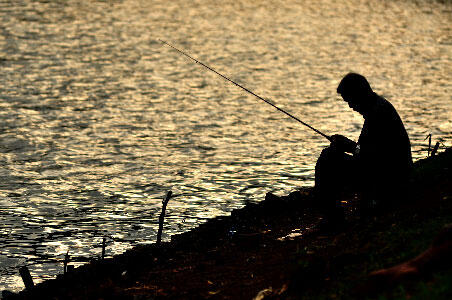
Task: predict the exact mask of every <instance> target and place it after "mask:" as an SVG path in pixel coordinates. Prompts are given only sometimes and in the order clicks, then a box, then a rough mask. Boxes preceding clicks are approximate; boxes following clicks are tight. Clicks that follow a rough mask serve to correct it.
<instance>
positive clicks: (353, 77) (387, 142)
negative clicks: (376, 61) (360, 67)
mask: <svg viewBox="0 0 452 300" xmlns="http://www.w3.org/2000/svg"><path fill="white" fill-rule="evenodd" d="M337 92H338V93H339V94H341V96H342V98H343V99H344V101H345V102H347V103H348V105H349V107H350V108H352V109H353V110H354V111H356V112H358V113H360V114H361V115H362V116H363V118H364V125H363V128H362V130H361V134H360V136H359V139H358V142H357V143H355V142H354V141H351V140H349V139H348V138H346V137H344V136H342V135H333V136H332V137H331V139H330V140H331V145H330V146H329V147H327V148H326V149H324V150H323V151H322V153H321V155H320V157H319V159H318V161H317V164H316V168H315V193H316V198H317V199H318V200H317V201H320V203H318V204H319V207H320V208H322V210H324V212H325V213H326V215H327V219H328V220H330V221H332V222H334V221H339V220H341V219H343V211H342V209H341V208H340V206H339V205H338V203H337V202H338V200H339V199H338V197H339V195H340V194H341V193H343V192H344V190H345V189H349V190H351V191H352V192H358V193H359V194H360V195H361V197H360V198H361V206H362V208H363V211H364V212H366V211H368V210H369V209H370V208H375V206H381V207H383V206H387V205H389V204H391V203H390V202H391V201H393V200H395V198H396V197H397V192H398V190H400V187H402V186H403V185H404V184H405V183H406V182H407V180H408V175H409V172H410V169H411V167H412V164H413V161H412V158H411V147H410V140H409V138H408V134H407V132H406V130H405V127H404V126H403V123H402V120H401V119H400V117H399V115H398V113H397V111H396V110H395V109H394V107H393V106H392V105H391V103H389V102H388V101H387V100H386V99H384V98H383V97H381V96H379V95H377V94H376V93H374V92H373V91H372V88H371V87H370V85H369V83H368V82H367V80H366V78H364V77H363V76H362V75H359V74H356V73H349V74H347V75H346V76H345V77H344V78H343V79H342V81H341V82H340V84H339V86H338V88H337Z"/></svg>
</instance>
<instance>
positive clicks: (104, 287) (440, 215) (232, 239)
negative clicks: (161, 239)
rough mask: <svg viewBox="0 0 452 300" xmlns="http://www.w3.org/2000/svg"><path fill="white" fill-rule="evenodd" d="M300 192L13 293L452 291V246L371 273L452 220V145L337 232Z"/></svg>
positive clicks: (292, 295)
mask: <svg viewBox="0 0 452 300" xmlns="http://www.w3.org/2000/svg"><path fill="white" fill-rule="evenodd" d="M301 194H302V195H301V197H299V199H296V200H283V199H277V198H274V199H270V198H269V199H266V200H265V201H263V202H261V203H259V204H250V205H247V206H246V207H245V208H243V209H241V210H237V211H234V212H233V213H232V215H231V216H230V217H221V218H215V219H212V220H210V221H208V222H207V223H205V224H203V225H201V226H200V227H198V228H197V229H195V230H193V231H191V232H188V233H184V234H181V235H178V236H175V237H173V238H172V241H171V242H170V243H164V244H162V246H161V247H159V248H158V247H156V246H155V245H150V246H140V247H137V248H135V249H133V250H130V251H128V252H126V253H124V254H122V255H119V256H116V257H114V258H112V259H106V260H104V261H93V262H92V263H90V264H87V265H84V266H82V267H79V268H77V269H75V270H74V271H72V272H70V273H68V274H67V275H65V276H63V275H61V276H59V278H57V279H55V280H49V281H46V282H43V283H41V284H39V285H37V286H36V287H34V288H33V289H31V290H25V291H22V292H21V293H20V294H19V295H12V296H10V297H9V298H11V299H168V298H172V299H202V298H211V299H253V298H257V299H301V298H302V299H310V298H313V299H334V298H341V299H349V298H356V299H364V298H371V299H372V298H375V299H377V298H378V299H386V298H388V299H393V298H400V299H407V298H410V299H452V266H451V257H452V253H450V254H451V255H449V256H448V257H449V258H448V259H445V260H443V261H441V262H440V263H439V264H436V266H435V267H434V268H431V269H429V270H428V271H426V272H422V273H421V274H415V275H412V276H407V277H406V278H401V279H400V278H395V277H394V278H390V280H379V281H375V280H373V277H369V273H371V272H373V271H376V270H379V269H382V268H388V267H391V266H394V265H397V264H399V263H401V262H404V261H406V260H410V259H412V258H414V257H416V256H417V255H418V254H420V253H422V252H423V251H425V250H426V249H427V248H429V246H430V245H431V243H432V241H433V240H434V238H435V236H436V235H437V234H438V233H439V232H440V230H441V229H442V228H443V227H444V225H446V224H449V223H452V149H447V150H446V151H445V152H443V153H440V154H439V155H437V156H435V157H432V158H429V159H426V160H422V161H419V162H417V163H416V169H415V174H414V176H413V184H412V186H411V188H410V191H408V192H407V194H406V196H405V199H404V200H405V202H406V204H404V205H401V206H400V207H397V208H393V209H391V210H390V211H386V212H384V213H380V214H379V215H377V216H372V217H367V218H361V217H360V216H359V214H358V213H357V212H356V209H355V203H354V199H344V205H345V206H346V207H347V211H348V214H347V223H346V225H345V226H344V227H343V228H337V229H336V230H335V232H329V233H325V232H322V231H321V230H319V229H318V227H317V226H316V224H318V222H319V220H320V219H321V216H320V215H319V214H318V213H317V212H316V211H315V210H312V209H309V208H308V207H310V203H312V202H311V201H313V199H312V195H311V194H312V191H311V190H310V189H306V190H303V191H301ZM170 205H171V203H170ZM449 249H450V248H449Z"/></svg>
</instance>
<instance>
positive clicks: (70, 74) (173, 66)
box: [0, 0, 452, 291]
mask: <svg viewBox="0 0 452 300" xmlns="http://www.w3.org/2000/svg"><path fill="white" fill-rule="evenodd" d="M447 2H448V1H446V4H443V3H440V2H437V1H427V0H419V1H414V0H400V1H394V0H391V1H389V0H383V1H371V0H368V1H366V0H348V1H334V0H321V1H318V0H316V1H310V0H306V1H295V0H289V1H284V2H282V1H281V2H277V1H250V0H249V1H221V2H218V1H213V0H205V1H204V0H199V1H190V2H187V1H179V0H175V1H160V0H154V1H146V0H142V1H140V0H124V1H71V0H68V1H63V0H60V1H18V0H14V1H2V2H1V3H0V21H1V22H0V68H1V74H0V122H1V125H0V153H1V155H0V166H1V167H0V178H1V181H0V221H1V223H2V224H3V226H2V227H1V231H0V275H1V281H0V288H1V289H6V288H7V289H10V290H15V291H17V290H20V289H22V288H23V284H22V282H21V279H20V277H19V275H18V269H19V268H20V267H21V266H24V265H27V266H29V269H30V271H31V274H32V276H33V277H34V279H35V282H40V281H42V280H45V279H49V278H54V277H55V276H56V275H57V274H60V273H62V268H63V267H62V260H63V259H64V255H65V254H66V253H67V251H69V255H70V256H71V260H72V262H73V263H74V264H75V265H80V264H83V263H86V262H88V261H89V260H91V259H93V258H95V257H96V256H99V255H100V253H101V248H100V247H101V246H100V245H101V243H102V238H103V237H107V241H108V247H107V256H112V255H114V254H119V253H122V252H124V251H125V250H127V249H129V248H131V247H133V246H134V245H137V244H143V243H153V242H155V240H156V233H157V229H158V216H159V214H160V209H161V205H162V204H161V201H162V199H163V198H164V196H165V195H166V192H167V191H169V190H172V191H173V193H174V194H175V197H174V198H173V199H171V200H170V202H169V204H168V209H167V217H166V224H165V230H164V236H163V238H164V240H168V239H169V237H170V235H172V234H175V233H180V232H183V231H187V230H189V229H190V228H193V227H194V226H197V225H198V224H200V223H202V222H204V221H205V220H206V219H208V218H212V217H215V216H219V215H228V214H229V213H230V212H231V210H233V209H236V208H240V207H242V206H243V205H244V204H245V203H246V202H258V201H261V200H263V199H264V196H265V194H266V193H267V192H274V193H276V194H279V195H282V194H286V193H288V192H290V191H293V190H294V189H296V188H299V187H307V186H312V185H313V177H314V165H315V162H316V159H317V157H318V156H319V154H320V152H321V150H322V148H324V147H325V146H327V145H328V141H327V140H326V139H325V138H323V137H322V136H320V135H318V134H316V133H315V132H313V131H311V130H309V129H308V128H306V127H304V126H302V125H301V124H299V123H297V122H295V121H294V120H292V119H290V118H288V117H287V116H285V115H284V114H282V113H281V112H278V111H277V110H275V109H274V108H272V107H271V106H269V105H267V104H265V103H263V102H262V101H260V100H258V99H256V98H255V97H253V96H251V95H249V94H247V93H245V92H244V91H242V90H240V89H239V88H237V87H236V86H234V85H232V84H230V83H228V82H227V81H225V80H224V79H222V78H220V77H219V76H217V75H215V74H213V73H212V72H210V71H208V70H206V69H205V68H202V67H201V66H200V65H197V64H195V63H193V62H191V61H190V60H188V59H187V58H186V57H184V56H182V55H180V54H179V53H177V52H176V51H174V50H173V49H171V48H170V47H168V46H165V45H163V44H162V43H160V42H159V41H158V39H164V40H166V41H168V42H170V43H172V44H173V45H175V46H176V47H179V48H181V49H183V50H184V51H187V52H189V53H190V54H191V55H192V56H194V57H195V58H197V59H199V60H201V61H202V62H204V63H206V64H208V65H209V66H211V67H213V68H215V69H216V70H217V71H219V72H221V73H223V74H225V75H226V76H228V77H230V78H231V79H232V80H235V81H237V82H238V83H240V84H242V85H244V86H246V87H247V88H249V89H250V90H252V91H254V92H255V93H257V94H259V95H261V96H262V97H264V98H266V99H270V100H271V101H273V102H275V103H276V104H277V105H278V106H279V107H281V108H282V109H285V110H288V111H289V112H291V113H293V114H294V115H296V116H297V117H299V118H300V119H302V120H303V121H305V122H307V123H309V124H310V125H312V126H314V127H315V128H317V129H319V130H321V131H322V132H325V133H326V134H335V133H341V134H344V135H346V136H348V137H350V138H352V139H355V140H356V139H357V137H358V135H359V132H360V130H361V126H362V123H363V119H362V118H361V117H360V115H358V114H356V113H354V112H353V111H351V110H350V109H349V108H348V106H347V104H346V103H345V102H343V101H342V100H341V99H340V98H339V97H338V95H337V94H336V87H337V85H338V83H339V81H340V80H341V78H342V77H343V76H344V75H345V74H346V73H348V72H350V71H353V72H358V73H361V74H363V75H365V76H366V77H367V78H368V79H369V81H370V83H371V85H372V87H373V88H374V90H375V91H376V92H377V93H378V94H380V95H383V96H384V97H386V98H387V99H388V100H389V101H390V102H391V103H392V104H393V105H394V106H395V107H396V108H397V110H398V112H399V114H400V116H401V117H402V119H403V120H404V123H405V126H406V129H407V131H408V133H409V135H410V138H411V142H412V150H413V156H414V158H415V159H419V158H423V157H426V156H427V150H426V145H427V141H425V138H426V136H427V135H429V134H432V137H433V142H434V143H436V141H439V140H441V142H442V146H441V147H445V146H451V141H452V136H451V133H452V110H451V109H452V96H451V95H452V89H451V87H452V84H451V80H450V78H451V75H452V72H451V70H452V26H451V24H452V22H451V21H452V5H451V4H450V1H449V3H447ZM220 3H221V4H220ZM388 147H390V145H388ZM382 184H384V182H382Z"/></svg>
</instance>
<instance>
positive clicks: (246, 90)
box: [159, 39, 331, 141]
mask: <svg viewBox="0 0 452 300" xmlns="http://www.w3.org/2000/svg"><path fill="white" fill-rule="evenodd" d="M159 41H160V42H162V43H163V44H166V45H168V46H170V47H171V48H173V49H174V50H176V51H177V52H179V53H181V54H183V55H185V56H186V57H188V58H190V59H191V60H193V61H194V62H196V63H198V64H200V65H201V66H203V67H205V68H207V69H208V70H210V71H212V72H214V73H215V74H217V75H219V76H221V77H223V78H224V79H226V80H227V81H229V82H231V83H233V84H234V85H236V86H238V87H239V88H241V89H242V90H244V91H245V92H248V93H250V94H251V95H253V96H255V97H257V98H258V99H260V100H262V101H264V102H265V103H267V104H269V105H271V106H273V107H274V108H276V109H277V110H279V111H280V112H283V113H285V114H286V115H288V116H289V117H291V118H292V119H294V120H296V121H298V122H300V123H301V124H303V125H304V126H306V127H308V128H309V129H311V130H313V131H315V132H317V133H318V134H320V135H321V136H323V137H324V138H326V139H327V140H328V141H331V137H330V136H328V135H326V134H324V133H323V132H321V131H320V130H318V129H316V128H314V127H312V126H311V125H309V124H308V123H305V122H303V121H302V120H300V119H299V118H297V117H295V116H294V115H292V114H291V113H289V112H287V111H285V110H283V109H282V108H279V107H278V106H276V105H274V104H273V103H271V102H270V101H268V100H266V99H264V98H262V97H261V96H259V95H257V94H255V93H254V92H252V91H250V90H249V89H247V88H246V87H244V86H242V85H240V84H238V83H237V82H235V81H233V80H231V79H229V78H228V77H226V76H224V75H223V74H221V73H219V72H217V71H215V70H214V69H212V68H211V67H209V66H208V65H206V64H204V63H202V62H200V61H199V60H197V59H195V58H193V57H191V56H190V55H188V54H187V53H185V52H184V51H182V50H179V49H177V48H176V47H174V46H173V45H171V44H169V43H168V42H166V41H164V40H161V39H159Z"/></svg>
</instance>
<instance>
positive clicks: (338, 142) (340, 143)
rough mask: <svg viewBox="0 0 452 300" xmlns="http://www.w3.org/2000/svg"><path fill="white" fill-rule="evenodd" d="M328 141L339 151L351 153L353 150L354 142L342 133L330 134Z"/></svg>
mask: <svg viewBox="0 0 452 300" xmlns="http://www.w3.org/2000/svg"><path fill="white" fill-rule="evenodd" d="M330 141H331V147H334V148H336V149H339V150H340V151H343V152H349V153H353V152H354V151H355V148H356V143H355V142H354V141H352V140H351V139H349V138H347V137H345V136H343V135H340V134H335V135H332V136H331V137H330Z"/></svg>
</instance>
